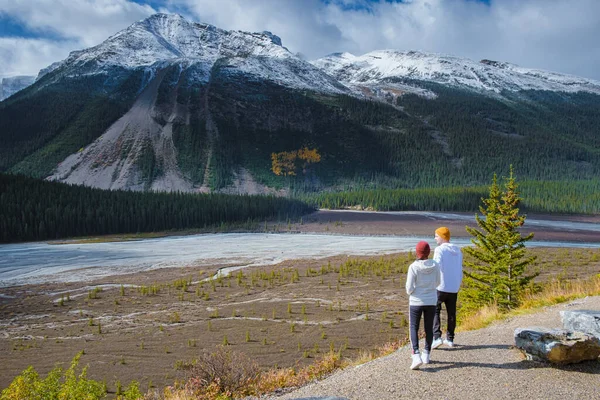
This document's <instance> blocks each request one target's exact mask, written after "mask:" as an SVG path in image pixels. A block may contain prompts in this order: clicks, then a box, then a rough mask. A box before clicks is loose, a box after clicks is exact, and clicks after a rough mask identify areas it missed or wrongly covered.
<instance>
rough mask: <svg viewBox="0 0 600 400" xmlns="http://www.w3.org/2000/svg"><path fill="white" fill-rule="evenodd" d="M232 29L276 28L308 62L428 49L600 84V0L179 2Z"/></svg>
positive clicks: (195, 13)
mask: <svg viewBox="0 0 600 400" xmlns="http://www.w3.org/2000/svg"><path fill="white" fill-rule="evenodd" d="M171 4H177V5H179V6H182V5H184V6H187V7H188V8H189V10H190V13H191V14H192V15H193V16H194V17H195V18H196V19H198V20H201V21H203V22H208V23H212V24H215V25H217V26H219V27H222V28H225V29H242V30H252V31H261V30H271V31H273V33H275V34H277V35H279V36H281V38H282V40H283V44H284V45H286V46H287V47H288V48H289V49H290V50H291V51H293V52H301V53H303V54H306V55H307V56H308V57H309V58H317V57H321V56H324V55H326V54H328V53H332V52H338V51H348V52H351V53H354V54H364V53H366V52H369V51H372V50H376V49H386V48H388V49H398V50H423V51H429V52H437V53H445V54H453V55H457V56H461V57H468V58H472V59H475V60H478V59H481V58H489V59H496V60H500V61H509V62H513V63H516V64H519V65H521V66H523V67H531V68H540V69H547V70H554V71H557V72H564V73H571V74H576V75H582V76H587V77H592V78H596V79H600V70H599V69H598V68H597V66H598V65H600V41H598V40H597V39H596V38H597V37H600V1H598V0H492V1H491V2H490V4H489V5H487V4H483V3H481V2H477V1H474V0H405V1H404V2H402V3H393V2H392V3H390V2H385V1H380V2H378V3H370V4H369V7H368V9H365V8H362V9H361V8H357V7H349V6H351V5H366V4H367V3H366V2H365V1H364V0H338V1H331V2H329V3H328V4H323V3H322V2H320V1H317V0H302V1H300V0H298V1H291V0H255V1H248V0H221V1H219V2H216V1H213V0H172V1H171Z"/></svg>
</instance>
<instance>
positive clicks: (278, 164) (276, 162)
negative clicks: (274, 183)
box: [271, 151, 298, 176]
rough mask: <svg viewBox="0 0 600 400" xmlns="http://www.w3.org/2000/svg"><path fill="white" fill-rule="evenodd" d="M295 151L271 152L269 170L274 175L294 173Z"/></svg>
mask: <svg viewBox="0 0 600 400" xmlns="http://www.w3.org/2000/svg"><path fill="white" fill-rule="evenodd" d="M297 158H298V152H297V151H282V152H279V153H271V170H272V171H273V173H274V174H275V175H283V176H290V175H296V159H297Z"/></svg>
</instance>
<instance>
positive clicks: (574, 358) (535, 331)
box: [515, 327, 600, 364]
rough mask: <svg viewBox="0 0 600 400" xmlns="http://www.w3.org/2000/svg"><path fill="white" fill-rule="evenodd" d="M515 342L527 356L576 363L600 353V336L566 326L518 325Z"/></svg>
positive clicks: (530, 358) (556, 361) (559, 362)
mask: <svg viewBox="0 0 600 400" xmlns="http://www.w3.org/2000/svg"><path fill="white" fill-rule="evenodd" d="M515 344H516V346H517V347H518V348H519V349H521V350H523V351H524V352H525V354H526V356H527V359H529V360H535V361H549V362H551V363H554V364H574V363H578V362H582V361H588V360H596V359H597V358H598V356H600V339H598V338H597V337H595V336H593V335H589V334H587V333H583V332H576V331H575V332H573V331H567V330H563V329H549V328H538V327H536V328H517V329H515Z"/></svg>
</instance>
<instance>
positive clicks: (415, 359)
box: [410, 353, 423, 369]
mask: <svg viewBox="0 0 600 400" xmlns="http://www.w3.org/2000/svg"><path fill="white" fill-rule="evenodd" d="M421 364H423V361H422V360H421V355H420V354H419V353H415V354H413V355H412V364H411V365H410V369H419V367H420V366H421Z"/></svg>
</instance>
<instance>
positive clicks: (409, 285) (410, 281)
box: [406, 264, 417, 295]
mask: <svg viewBox="0 0 600 400" xmlns="http://www.w3.org/2000/svg"><path fill="white" fill-rule="evenodd" d="M416 279H417V275H416V274H415V269H414V268H413V266H412V264H411V265H410V267H408V272H407V273H406V294H409V295H410V294H412V292H414V291H415V283H416Z"/></svg>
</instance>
